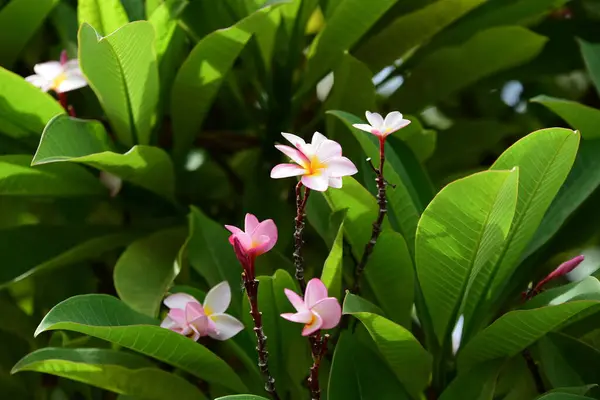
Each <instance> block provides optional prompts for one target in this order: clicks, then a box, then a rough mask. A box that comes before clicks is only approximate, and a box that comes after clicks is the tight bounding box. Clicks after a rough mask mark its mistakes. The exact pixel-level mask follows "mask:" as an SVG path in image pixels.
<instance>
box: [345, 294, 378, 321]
mask: <svg viewBox="0 0 600 400" xmlns="http://www.w3.org/2000/svg"><path fill="white" fill-rule="evenodd" d="M353 310H361V312H369V313H371V314H377V315H382V316H383V315H384V314H383V310H382V309H380V308H379V307H377V306H376V305H375V304H373V303H371V302H370V301H368V300H365V299H363V298H362V297H360V296H357V295H355V294H352V293H350V291H346V297H344V304H343V305H342V313H345V312H346V311H347V312H348V313H350V312H352V311H353Z"/></svg>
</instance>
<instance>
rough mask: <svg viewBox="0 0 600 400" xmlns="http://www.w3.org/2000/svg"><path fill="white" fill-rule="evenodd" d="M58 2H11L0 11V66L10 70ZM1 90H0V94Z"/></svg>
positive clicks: (26, 0)
mask: <svg viewBox="0 0 600 400" xmlns="http://www.w3.org/2000/svg"><path fill="white" fill-rule="evenodd" d="M58 3H59V0H12V1H11V2H10V3H9V4H7V5H6V6H5V7H4V8H2V9H0V37H2V38H6V39H8V38H10V40H3V41H2V46H0V65H2V66H4V67H7V68H10V67H12V65H13V64H14V63H15V61H16V60H17V57H18V56H19V53H21V51H22V50H23V49H24V48H25V46H26V45H27V43H28V42H29V40H31V38H32V37H33V36H34V35H35V34H36V33H37V31H38V29H40V27H41V26H42V24H43V23H44V20H45V19H46V17H48V14H50V12H51V11H52V9H53V8H54V6H56V5H57V4H58ZM1 92H2V90H0V93H1Z"/></svg>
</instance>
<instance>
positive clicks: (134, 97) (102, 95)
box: [78, 21, 159, 146]
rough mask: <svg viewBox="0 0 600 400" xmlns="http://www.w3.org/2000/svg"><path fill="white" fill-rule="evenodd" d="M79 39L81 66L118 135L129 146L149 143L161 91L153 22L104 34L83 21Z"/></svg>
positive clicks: (133, 25) (134, 23) (139, 22)
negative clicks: (100, 33)
mask: <svg viewBox="0 0 600 400" xmlns="http://www.w3.org/2000/svg"><path fill="white" fill-rule="evenodd" d="M78 37H79V63H80V66H81V70H82V72H83V73H84V74H85V76H86V78H87V80H88V82H89V84H90V86H91V87H92V89H93V90H94V92H95V93H96V96H98V99H99V100H100V104H101V105H102V107H103V108H104V111H105V112H106V115H107V117H108V119H109V121H110V123H111V126H112V128H113V129H114V131H115V134H116V136H117V138H118V139H119V141H121V142H122V143H123V144H125V145H127V146H132V145H133V144H136V143H137V144H148V143H149V142H150V134H151V128H152V125H153V124H154V122H155V118H156V108H157V104H158V94H159V81H158V66H157V63H156V53H155V51H154V29H153V28H152V25H151V24H150V23H149V22H147V21H138V22H132V23H129V24H127V25H125V26H123V27H122V28H120V29H118V30H117V31H115V32H114V33H111V34H110V35H108V36H105V37H102V36H100V35H99V34H98V33H97V32H96V31H95V30H94V28H92V27H91V26H90V25H88V24H83V25H82V26H81V28H80V29H79V36H78Z"/></svg>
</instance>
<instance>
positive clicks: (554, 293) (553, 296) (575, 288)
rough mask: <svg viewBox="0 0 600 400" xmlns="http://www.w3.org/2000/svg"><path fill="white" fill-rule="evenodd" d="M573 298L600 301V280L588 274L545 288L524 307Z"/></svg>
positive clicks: (549, 303) (533, 306)
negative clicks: (584, 276) (578, 278)
mask: <svg viewBox="0 0 600 400" xmlns="http://www.w3.org/2000/svg"><path fill="white" fill-rule="evenodd" d="M573 300H597V301H600V281H598V279H597V278H596V277H594V276H588V277H586V278H584V279H582V280H580V281H576V282H571V283H569V284H567V285H561V286H558V287H555V288H552V289H549V290H545V291H543V292H542V293H540V294H538V295H536V296H535V297H534V298H533V299H531V300H529V301H527V303H525V305H524V306H523V308H524V309H532V308H539V307H543V306H555V305H558V304H562V303H566V302H567V301H573Z"/></svg>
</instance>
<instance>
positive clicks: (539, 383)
mask: <svg viewBox="0 0 600 400" xmlns="http://www.w3.org/2000/svg"><path fill="white" fill-rule="evenodd" d="M521 354H522V355H523V358H525V361H526V362H527V368H529V371H530V372H531V375H532V376H533V381H534V382H535V388H536V390H537V391H538V393H540V394H542V393H546V387H545V385H544V380H543V379H542V375H541V374H540V370H539V368H538V366H537V364H536V363H535V361H534V360H533V357H531V353H530V352H529V349H525V350H523V351H522V353H521Z"/></svg>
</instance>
